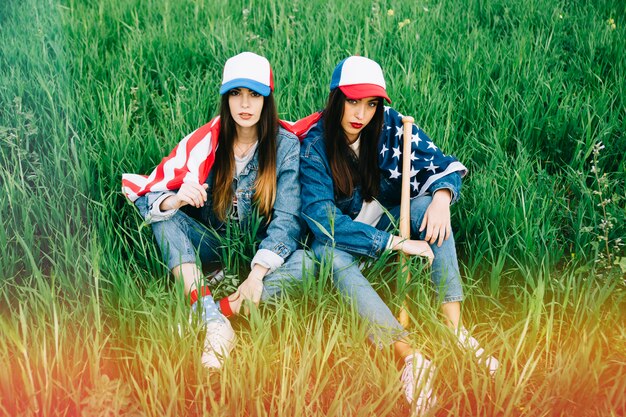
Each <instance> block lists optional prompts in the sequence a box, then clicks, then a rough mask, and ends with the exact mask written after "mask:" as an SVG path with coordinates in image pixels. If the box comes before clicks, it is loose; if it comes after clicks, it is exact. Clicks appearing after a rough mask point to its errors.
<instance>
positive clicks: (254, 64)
mask: <svg viewBox="0 0 626 417" xmlns="http://www.w3.org/2000/svg"><path fill="white" fill-rule="evenodd" d="M241 87H244V88H249V89H250V90H253V91H256V92H257V93H259V94H261V95H262V96H265V97H267V96H269V95H270V93H271V92H272V91H274V77H273V75H272V68H271V67H270V62H269V61H268V60H267V59H266V58H264V57H262V56H260V55H257V54H254V53H252V52H242V53H240V54H239V55H235V56H234V57H232V58H230V59H229V60H228V61H226V64H225V65H224V76H223V77H222V86H221V87H220V94H224V93H227V92H228V91H230V90H232V89H233V88H241Z"/></svg>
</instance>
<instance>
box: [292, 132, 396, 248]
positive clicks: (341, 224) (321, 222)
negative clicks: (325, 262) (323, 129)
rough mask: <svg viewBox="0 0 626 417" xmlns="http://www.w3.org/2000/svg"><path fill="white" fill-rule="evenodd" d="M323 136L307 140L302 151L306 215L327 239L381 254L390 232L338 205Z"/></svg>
mask: <svg viewBox="0 0 626 417" xmlns="http://www.w3.org/2000/svg"><path fill="white" fill-rule="evenodd" d="M321 141H323V138H322V137H317V138H314V139H312V140H311V141H305V143H304V144H303V146H302V149H301V151H300V183H301V184H302V217H303V218H304V221H305V222H306V223H307V224H308V226H309V228H310V229H311V230H312V231H313V234H314V235H315V238H316V239H317V240H318V241H319V242H321V243H323V244H329V243H334V245H335V247H336V248H338V249H341V250H345V251H347V252H351V253H354V254H358V255H365V256H370V257H372V258H376V257H378V256H379V255H380V254H381V252H382V251H384V250H385V248H386V246H387V242H388V240H389V237H390V234H389V233H387V232H385V231H382V230H378V229H376V228H375V227H372V226H370V225H367V224H365V223H361V222H355V221H354V220H352V218H351V217H350V216H348V215H345V214H343V213H342V212H341V211H340V210H339V208H338V207H337V205H336V202H335V195H334V184H333V179H332V176H331V171H330V166H329V164H328V160H327V158H326V151H325V149H324V147H323V145H322V143H321Z"/></svg>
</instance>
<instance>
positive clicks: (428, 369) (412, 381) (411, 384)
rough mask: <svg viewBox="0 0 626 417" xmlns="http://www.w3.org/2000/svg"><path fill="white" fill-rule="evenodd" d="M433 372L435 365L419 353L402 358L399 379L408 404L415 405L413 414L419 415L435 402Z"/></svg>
mask: <svg viewBox="0 0 626 417" xmlns="http://www.w3.org/2000/svg"><path fill="white" fill-rule="evenodd" d="M434 374H435V367H434V366H433V365H432V364H431V363H430V361H429V360H428V359H426V358H424V357H423V356H422V355H420V354H419V353H414V354H412V355H409V356H407V357H406V358H405V359H404V370H403V371H402V378H401V380H402V385H403V387H404V395H405V396H406V400H407V401H408V403H409V404H411V405H415V414H413V415H417V416H419V415H421V414H422V413H425V412H426V411H428V410H429V409H430V408H431V407H433V406H434V405H435V403H436V402H437V398H436V397H435V396H433V389H432V382H433V377H434Z"/></svg>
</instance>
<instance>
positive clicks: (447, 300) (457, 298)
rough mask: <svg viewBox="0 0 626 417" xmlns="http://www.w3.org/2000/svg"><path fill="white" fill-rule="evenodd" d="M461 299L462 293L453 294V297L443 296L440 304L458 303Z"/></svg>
mask: <svg viewBox="0 0 626 417" xmlns="http://www.w3.org/2000/svg"><path fill="white" fill-rule="evenodd" d="M461 301H463V296H462V295H457V296H453V297H444V299H443V301H442V302H441V304H446V303H456V302H459V303H460V302H461Z"/></svg>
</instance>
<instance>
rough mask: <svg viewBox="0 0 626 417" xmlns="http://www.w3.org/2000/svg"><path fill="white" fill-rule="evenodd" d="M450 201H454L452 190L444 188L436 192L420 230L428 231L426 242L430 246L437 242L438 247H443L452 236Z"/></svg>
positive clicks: (425, 237)
mask: <svg viewBox="0 0 626 417" xmlns="http://www.w3.org/2000/svg"><path fill="white" fill-rule="evenodd" d="M450 201H452V195H451V194H450V190H448V189H446V188H443V189H441V190H437V191H435V194H434V195H433V200H432V201H431V202H430V205H429V206H428V208H427V209H426V213H424V219H423V220H422V225H421V226H420V230H419V231H420V232H422V231H423V230H424V229H426V236H424V240H425V241H426V242H428V243H430V244H433V243H435V242H437V246H441V245H442V244H443V241H444V240H446V239H448V238H449V237H450V234H452V226H451V224H450Z"/></svg>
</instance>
